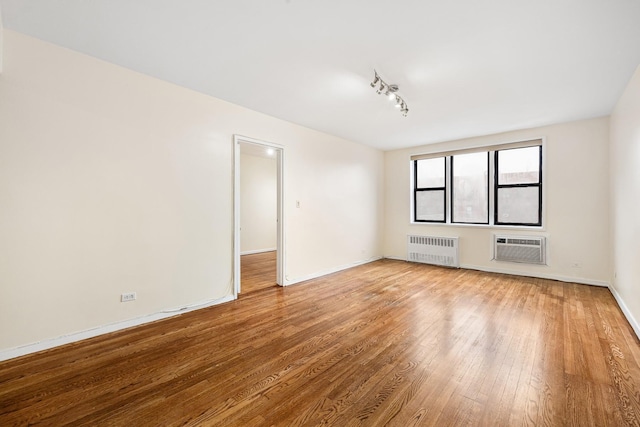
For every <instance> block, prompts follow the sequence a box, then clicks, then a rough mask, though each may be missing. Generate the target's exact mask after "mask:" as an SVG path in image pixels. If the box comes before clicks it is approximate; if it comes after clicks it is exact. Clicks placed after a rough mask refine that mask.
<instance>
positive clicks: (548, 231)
mask: <svg viewBox="0 0 640 427" xmlns="http://www.w3.org/2000/svg"><path fill="white" fill-rule="evenodd" d="M608 133H609V122H608V118H599V119H593V120H585V121H578V122H572V123H565V124H560V125H555V126H547V127H542V128H535V129H526V130H521V131H515V132H508V133H503V134H498V135H489V136H483V137H476V138H469V139H464V140H459V141H452V142H447V143H442V144H437V145H429V146H423V147H416V148H411V149H406V150H396V151H390V152H387V153H385V175H386V186H385V199H386V202H385V209H386V210H385V236H384V237H385V242H384V253H385V256H389V257H396V258H401V259H406V251H407V250H406V236H407V234H419V235H435V236H459V237H460V262H461V265H462V266H463V267H468V268H474V269H480V270H489V271H498V272H510V273H515V274H525V275H532V276H537V277H550V278H556V279H560V280H570V281H577V282H582V283H591V284H598V285H607V284H608V283H609V280H610V273H609V272H610V262H609V256H608V245H609V231H608V224H609V213H608V203H609V196H608V170H609V168H608ZM538 137H544V138H545V140H546V142H545V156H546V157H545V159H544V167H545V168H546V171H545V175H544V179H545V181H544V183H543V185H544V191H545V193H546V194H545V195H546V200H545V202H544V212H543V215H544V217H545V229H544V231H530V230H522V229H505V228H489V227H471V226H448V225H426V224H425V225H423V224H419V225H418V224H416V225H412V224H410V212H409V210H410V206H409V201H410V197H411V186H410V179H409V174H410V156H411V155H412V154H419V153H427V152H438V151H447V150H454V149H460V148H464V147H474V146H482V145H492V144H497V143H507V142H515V141H522V140H528V139H533V138H538ZM497 232H499V233H511V234H525V235H543V236H547V237H548V248H549V251H548V263H549V265H548V266H537V265H524V264H515V263H505V262H496V261H491V258H492V235H493V234H494V233H497ZM575 263H578V264H580V265H581V267H580V268H575V267H572V265H573V264H575Z"/></svg>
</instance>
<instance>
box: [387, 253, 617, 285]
mask: <svg viewBox="0 0 640 427" xmlns="http://www.w3.org/2000/svg"><path fill="white" fill-rule="evenodd" d="M385 258H387V259H394V260H397V261H407V259H406V258H400V257H394V256H386V257H385ZM460 268H465V269H467V270H478V271H486V272H487V273H499V274H511V275H513V276H523V277H537V278H539V279H549V280H559V281H561V282H569V283H578V284H581V285H591V286H601V287H604V288H609V287H610V286H609V282H604V281H601V280H592V279H585V278H581V277H569V276H562V275H558V274H547V273H540V272H537V271H536V272H530V271H518V270H509V269H508V268H493V267H485V266H479V265H472V264H460Z"/></svg>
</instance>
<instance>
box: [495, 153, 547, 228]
mask: <svg viewBox="0 0 640 427" xmlns="http://www.w3.org/2000/svg"><path fill="white" fill-rule="evenodd" d="M531 147H533V145H531V146H528V147H524V146H523V147H513V148H505V149H501V150H495V151H494V156H495V157H494V160H493V162H494V168H493V171H494V178H493V183H494V190H493V206H494V209H493V216H494V218H493V223H494V224H495V225H504V226H513V227H541V226H542V145H539V146H538V182H537V183H526V184H500V180H499V178H498V177H499V174H500V163H499V160H498V159H499V155H498V153H500V151H507V150H518V149H522V148H531ZM531 187H537V188H538V222H536V223H527V222H519V223H515V222H500V221H499V220H498V211H499V206H498V190H499V189H501V188H531Z"/></svg>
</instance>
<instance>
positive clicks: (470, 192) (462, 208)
mask: <svg viewBox="0 0 640 427" xmlns="http://www.w3.org/2000/svg"><path fill="white" fill-rule="evenodd" d="M451 222H457V223H467V224H489V153H488V152H481V153H468V154H458V155H454V156H451Z"/></svg>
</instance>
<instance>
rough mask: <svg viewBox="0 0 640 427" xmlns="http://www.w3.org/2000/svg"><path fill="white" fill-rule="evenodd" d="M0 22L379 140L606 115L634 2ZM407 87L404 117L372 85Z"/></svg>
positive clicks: (631, 54) (44, 2)
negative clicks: (379, 79) (383, 83)
mask: <svg viewBox="0 0 640 427" xmlns="http://www.w3.org/2000/svg"><path fill="white" fill-rule="evenodd" d="M0 9H1V10H2V16H3V20H4V25H5V28H9V29H13V30H16V31H20V32H22V33H26V34H29V35H32V36H35V37H37V38H40V39H43V40H46V41H49V42H52V43H55V44H58V45H61V46H65V47H68V48H71V49H73V50H77V51H80V52H84V53H87V54H89V55H92V56H95V57H97V58H101V59H103V60H106V61H109V62H112V63H115V64H119V65H121V66H124V67H127V68H130V69H133V70H136V71H139V72H142V73H146V74H148V75H151V76H155V77H158V78H160V79H163V80H167V81H170V82H173V83H176V84H179V85H182V86H185V87H188V88H191V89H194V90H196V91H199V92H202V93H206V94H209V95H212V96H215V97H217V98H221V99H224V100H227V101H230V102H233V103H236V104H240V105H243V106H246V107H248V108H251V109H253V110H256V111H261V112H264V113H266V114H269V115H272V116H275V117H279V118H282V119H285V120H289V121H291V122H295V123H299V124H302V125H304V126H308V127H310V128H314V129H318V130H321V131H324V132H327V133H331V134H334V135H338V136H341V137H344V138H347V139H350V140H353V141H358V142H361V143H363V144H367V145H370V146H373V147H377V148H380V149H383V150H389V149H394V148H401V147H408V146H415V145H421V144H426V143H433V142H440V141H446V140H452V139H457V138H462V137H468V136H476V135H484V134H491V133H497V132H502V131H507V130H513V129H522V128H527V127H533V126H539V125H545V124H551V123H559V122H565V121H570V120H576V119H583V118H591V117H598V116H603V115H607V114H609V113H610V112H611V109H612V108H613V106H614V105H615V102H616V101H617V99H618V97H619V96H620V94H621V93H622V90H623V89H624V86H625V85H626V83H627V81H628V80H629V78H630V77H631V75H632V73H633V71H634V70H635V68H636V66H638V64H640V1H638V0H535V1H534V0H526V1H525V0H459V1H443V0H437V1H435V0H400V1H391V0H315V1H313V0H215V1H214V0H91V1H87V0H29V1H26V0H0ZM374 68H375V69H376V70H377V71H378V73H379V74H380V75H381V77H382V78H383V79H384V80H385V81H387V82H388V83H396V84H398V85H399V86H400V90H399V94H400V95H401V96H402V97H403V98H404V99H405V101H406V102H407V104H408V106H409V110H410V111H409V114H408V116H407V117H402V115H401V114H400V112H399V111H398V110H397V109H395V108H394V107H393V105H392V104H391V102H389V101H387V100H386V99H385V98H384V97H382V96H379V95H376V93H375V91H374V89H372V88H371V87H370V86H369V83H370V82H371V80H372V79H373V70H374Z"/></svg>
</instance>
